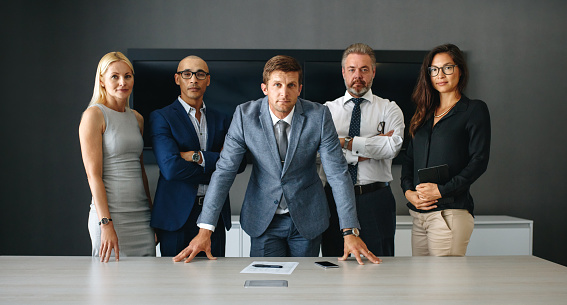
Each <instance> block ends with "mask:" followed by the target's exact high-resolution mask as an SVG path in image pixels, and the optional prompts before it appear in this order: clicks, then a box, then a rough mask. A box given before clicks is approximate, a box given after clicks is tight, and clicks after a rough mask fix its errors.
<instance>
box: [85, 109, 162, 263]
mask: <svg viewBox="0 0 567 305" xmlns="http://www.w3.org/2000/svg"><path fill="white" fill-rule="evenodd" d="M96 106H97V107H98V108H100V110H101V111H102V113H103V114H104V121H105V123H106V130H105V132H104V134H103V135H102V158H103V168H102V180H103V182H104V187H105V189H106V196H107V199H108V209H109V210H110V217H111V218H112V222H113V225H114V229H115V230H116V234H117V235H118V246H119V248H120V257H125V256H155V255H156V247H155V240H154V231H153V230H152V228H151V227H150V208H149V204H148V198H147V197H146V192H145V190H144V183H143V180H142V169H141V166H140V154H141V153H142V150H143V146H144V143H143V140H142V135H141V134H140V128H139V127H138V122H137V120H136V115H135V114H134V113H133V112H132V110H130V109H129V108H126V111H125V112H118V111H114V110H112V109H110V108H108V107H106V106H104V105H101V104H97V105H96ZM98 222H99V218H98V216H97V213H96V208H95V206H94V203H92V202H91V210H90V213H89V233H90V235H91V241H92V246H93V249H92V255H93V256H99V250H100V226H99V224H98Z"/></svg>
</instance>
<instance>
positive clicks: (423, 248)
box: [409, 209, 474, 256]
mask: <svg viewBox="0 0 567 305" xmlns="http://www.w3.org/2000/svg"><path fill="white" fill-rule="evenodd" d="M409 212H410V215H411V216H412V217H413V227H412V232H411V233H412V234H411V249H412V255H413V256H429V255H431V256H464V255H465V254H466V253H467V246H468V244H469V240H470V238H471V234H472V231H473V228H474V218H473V217H472V215H471V214H470V213H469V211H467V210H457V209H450V210H443V211H436V212H430V213H417V212H414V211H412V210H410V211H409Z"/></svg>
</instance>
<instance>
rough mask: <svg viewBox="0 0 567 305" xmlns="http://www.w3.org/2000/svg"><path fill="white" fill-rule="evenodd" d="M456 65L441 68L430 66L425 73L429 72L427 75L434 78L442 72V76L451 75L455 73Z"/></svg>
mask: <svg viewBox="0 0 567 305" xmlns="http://www.w3.org/2000/svg"><path fill="white" fill-rule="evenodd" d="M457 66H458V65H444V66H443V67H441V68H439V67H436V66H431V67H429V68H427V72H429V75H431V76H433V77H435V76H437V74H439V71H441V70H443V74H445V75H451V74H453V73H455V67H457Z"/></svg>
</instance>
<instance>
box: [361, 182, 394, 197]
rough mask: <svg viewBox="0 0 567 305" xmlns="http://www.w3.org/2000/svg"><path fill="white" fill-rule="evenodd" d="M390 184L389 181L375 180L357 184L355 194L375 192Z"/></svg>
mask: <svg viewBox="0 0 567 305" xmlns="http://www.w3.org/2000/svg"><path fill="white" fill-rule="evenodd" d="M389 185H390V183H388V182H374V183H370V184H365V185H355V186H354V194H355V195H362V194H366V193H370V192H374V191H377V190H379V189H381V188H385V187H387V186H389Z"/></svg>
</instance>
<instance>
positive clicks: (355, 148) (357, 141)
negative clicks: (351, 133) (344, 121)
mask: <svg viewBox="0 0 567 305" xmlns="http://www.w3.org/2000/svg"><path fill="white" fill-rule="evenodd" d="M365 146H366V138H362V137H354V138H352V154H353V155H355V156H358V155H362V154H364V151H365V150H364V148H365Z"/></svg>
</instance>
